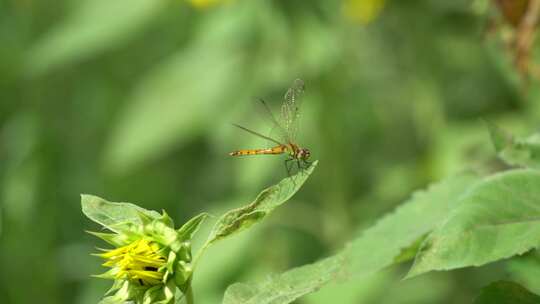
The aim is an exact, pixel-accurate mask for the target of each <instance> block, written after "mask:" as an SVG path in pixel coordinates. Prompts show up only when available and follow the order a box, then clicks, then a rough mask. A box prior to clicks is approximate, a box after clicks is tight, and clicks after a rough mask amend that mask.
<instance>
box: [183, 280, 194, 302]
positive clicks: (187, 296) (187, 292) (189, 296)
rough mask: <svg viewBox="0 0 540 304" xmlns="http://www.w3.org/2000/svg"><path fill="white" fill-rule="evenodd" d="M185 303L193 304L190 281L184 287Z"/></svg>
mask: <svg viewBox="0 0 540 304" xmlns="http://www.w3.org/2000/svg"><path fill="white" fill-rule="evenodd" d="M185 295H186V304H195V300H194V299H193V289H192V288H191V282H190V283H189V285H188V287H187V289H186V294H185Z"/></svg>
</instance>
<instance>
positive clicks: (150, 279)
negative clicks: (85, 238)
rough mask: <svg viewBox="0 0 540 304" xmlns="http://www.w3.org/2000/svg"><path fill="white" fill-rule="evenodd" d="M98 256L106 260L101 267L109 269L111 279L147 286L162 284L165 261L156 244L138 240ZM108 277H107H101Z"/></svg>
mask: <svg viewBox="0 0 540 304" xmlns="http://www.w3.org/2000/svg"><path fill="white" fill-rule="evenodd" d="M98 256H100V257H102V258H104V259H106V262H105V263H104V264H103V266H106V267H111V268H112V269H111V271H110V272H108V273H107V274H112V276H111V277H110V278H111V279H122V280H125V279H127V280H130V281H135V282H138V283H139V284H140V285H143V286H149V285H157V284H160V283H162V280H163V272H162V271H163V266H165V264H166V261H167V259H166V258H165V257H164V256H163V255H161V253H160V247H159V245H158V244H157V243H154V242H150V241H148V240H145V239H139V240H137V241H134V242H132V243H131V244H129V245H126V246H123V247H119V248H116V249H112V250H108V251H106V252H105V253H102V254H98ZM101 277H108V276H101Z"/></svg>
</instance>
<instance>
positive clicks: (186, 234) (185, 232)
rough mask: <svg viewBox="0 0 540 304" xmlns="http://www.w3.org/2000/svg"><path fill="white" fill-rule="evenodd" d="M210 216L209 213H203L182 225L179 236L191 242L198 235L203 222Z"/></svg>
mask: <svg viewBox="0 0 540 304" xmlns="http://www.w3.org/2000/svg"><path fill="white" fill-rule="evenodd" d="M208 216H210V215H209V214H208V213H201V214H199V215H197V216H195V217H193V218H191V219H190V220H189V221H187V222H186V223H185V224H184V225H182V227H180V229H178V236H179V237H180V238H182V239H183V240H191V239H192V238H193V235H195V233H197V230H199V227H200V226H201V224H202V222H203V221H204V220H205V219H206V218H207V217H208Z"/></svg>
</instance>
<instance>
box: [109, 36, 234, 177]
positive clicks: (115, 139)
mask: <svg viewBox="0 0 540 304" xmlns="http://www.w3.org/2000/svg"><path fill="white" fill-rule="evenodd" d="M215 48H216V46H215V45H201V46H196V47H193V48H191V49H188V50H185V51H182V52H179V53H178V54H176V55H175V56H173V58H170V59H168V60H166V61H165V62H163V63H162V64H161V65H160V66H158V67H157V68H155V70H154V71H152V72H150V73H149V74H148V75H147V76H146V77H144V79H143V80H142V81H141V83H140V84H139V85H138V86H137V88H136V89H135V92H134V94H133V97H132V99H131V101H130V102H129V103H128V104H126V106H125V108H124V109H123V111H122V114H121V115H120V117H119V118H118V121H117V122H116V124H115V126H114V128H113V131H112V134H111V136H110V138H109V143H108V146H107V147H106V151H105V156H104V163H105V167H106V168H107V170H108V171H109V172H112V173H116V174H120V173H126V171H129V170H131V169H133V168H134V167H136V166H138V165H141V163H143V162H145V161H148V160H150V159H154V158H156V157H158V156H162V155H163V154H164V153H165V152H167V151H168V150H169V149H170V148H171V147H173V146H174V145H179V144H182V143H184V142H186V141H187V140H189V139H192V138H193V137H194V136H196V135H197V134H199V133H200V132H202V131H204V130H205V126H208V125H209V124H212V122H214V121H216V117H219V115H218V114H219V113H220V111H223V110H224V109H225V107H227V106H230V101H231V99H229V96H230V93H231V92H232V91H234V89H235V88H238V86H237V85H236V84H233V83H235V82H236V81H237V79H236V78H234V77H230V75H231V74H233V73H234V70H235V69H237V66H238V64H239V57H238V56H236V55H234V54H232V53H231V54H230V56H226V58H225V59H224V58H221V57H218V56H215V55H216V53H215ZM222 51H223V49H222Z"/></svg>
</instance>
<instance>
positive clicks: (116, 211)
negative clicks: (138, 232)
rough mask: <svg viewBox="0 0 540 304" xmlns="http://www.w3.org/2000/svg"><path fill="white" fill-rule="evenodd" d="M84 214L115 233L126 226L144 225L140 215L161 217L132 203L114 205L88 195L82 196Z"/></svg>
mask: <svg viewBox="0 0 540 304" xmlns="http://www.w3.org/2000/svg"><path fill="white" fill-rule="evenodd" d="M81 205H82V212H83V213H84V214H85V215H86V216H87V217H88V218H89V219H91V220H92V221H94V222H96V223H98V224H100V225H102V226H104V227H106V228H107V229H109V230H111V231H113V232H119V231H118V230H119V229H121V228H122V227H124V226H125V225H142V221H141V217H140V214H141V213H142V214H144V215H146V216H148V217H150V218H154V219H158V218H160V217H161V215H160V214H159V213H157V212H155V211H150V210H146V209H144V208H141V207H139V206H137V205H134V204H131V203H113V202H108V201H106V200H104V199H102V198H100V197H97V196H94V195H88V194H82V195H81Z"/></svg>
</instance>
